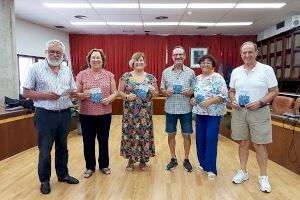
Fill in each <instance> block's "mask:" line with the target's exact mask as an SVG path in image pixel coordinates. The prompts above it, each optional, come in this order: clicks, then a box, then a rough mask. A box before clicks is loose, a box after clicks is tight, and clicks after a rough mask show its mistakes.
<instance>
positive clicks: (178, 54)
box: [173, 53, 184, 57]
mask: <svg viewBox="0 0 300 200" xmlns="http://www.w3.org/2000/svg"><path fill="white" fill-rule="evenodd" d="M183 55H184V54H183V53H177V54H173V56H174V57H177V56H183Z"/></svg>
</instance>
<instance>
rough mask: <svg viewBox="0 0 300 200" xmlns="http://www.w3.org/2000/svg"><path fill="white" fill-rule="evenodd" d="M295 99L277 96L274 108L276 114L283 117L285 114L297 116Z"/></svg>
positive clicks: (273, 103) (274, 100)
mask: <svg viewBox="0 0 300 200" xmlns="http://www.w3.org/2000/svg"><path fill="white" fill-rule="evenodd" d="M294 103H295V99H294V98H292V97H286V96H277V97H275V98H274V99H273V102H272V108H273V112H274V113H275V114H279V115H283V113H285V112H288V113H293V114H295V110H294V109H295V108H294Z"/></svg>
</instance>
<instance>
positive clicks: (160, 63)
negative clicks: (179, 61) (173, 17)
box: [70, 34, 256, 83]
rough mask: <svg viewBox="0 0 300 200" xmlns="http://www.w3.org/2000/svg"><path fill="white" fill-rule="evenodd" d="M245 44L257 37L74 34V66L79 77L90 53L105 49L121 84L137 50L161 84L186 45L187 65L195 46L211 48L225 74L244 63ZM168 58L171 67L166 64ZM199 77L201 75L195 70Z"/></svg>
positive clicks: (72, 47) (72, 52)
mask: <svg viewBox="0 0 300 200" xmlns="http://www.w3.org/2000/svg"><path fill="white" fill-rule="evenodd" d="M245 41H256V36H252V35H251V36H221V35H215V36H201V35H199V36H186V35H185V36H154V35H79V34H70V52H71V63H72V66H73V71H74V74H75V75H76V74H77V73H78V72H79V71H80V70H81V69H82V66H83V65H84V64H86V60H85V57H86V54H87V53H88V51H89V50H91V49H92V48H101V49H103V51H104V53H105V55H106V66H105V67H106V68H107V69H108V70H109V71H111V72H112V73H114V74H115V79H116V81H117V82H118V80H119V78H120V77H121V76H122V74H123V73H125V72H127V71H131V69H130V68H129V66H128V61H129V60H130V58H131V56H132V54H133V53H134V52H137V51H142V52H144V53H145V56H146V62H147V67H146V69H145V70H146V71H147V72H149V73H152V74H153V75H154V76H155V77H156V78H157V79H158V83H160V80H161V73H162V71H163V70H164V69H165V67H166V66H170V65H172V63H173V61H172V50H173V48H174V47H175V46H178V45H180V46H183V47H184V49H185V50H186V60H185V64H186V65H187V66H189V65H190V56H189V54H190V53H189V52H190V49H191V48H192V47H207V48H208V52H209V54H212V55H213V56H214V57H215V58H216V59H217V67H216V71H217V70H218V66H219V64H220V63H222V64H223V73H224V75H226V74H227V67H228V65H231V66H232V67H237V66H239V65H241V64H242V60H241V58H240V53H239V48H240V45H241V44H242V43H243V42H245ZM166 59H167V64H166ZM195 72H196V74H199V73H200V72H201V70H200V69H195Z"/></svg>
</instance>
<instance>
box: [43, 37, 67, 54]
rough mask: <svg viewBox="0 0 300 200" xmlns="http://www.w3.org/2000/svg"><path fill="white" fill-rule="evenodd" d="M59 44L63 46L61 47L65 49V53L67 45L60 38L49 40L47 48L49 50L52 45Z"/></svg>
mask: <svg viewBox="0 0 300 200" xmlns="http://www.w3.org/2000/svg"><path fill="white" fill-rule="evenodd" d="M54 45H55V46H57V45H59V46H61V48H62V50H63V54H64V53H65V45H64V44H63V43H62V42H61V41H59V40H56V39H54V40H49V41H48V42H46V50H48V48H49V47H50V46H54Z"/></svg>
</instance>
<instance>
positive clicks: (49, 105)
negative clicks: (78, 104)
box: [22, 60, 76, 110]
mask: <svg viewBox="0 0 300 200" xmlns="http://www.w3.org/2000/svg"><path fill="white" fill-rule="evenodd" d="M22 87H23V88H25V89H30V90H34V91H37V92H45V93H46V92H55V93H56V94H59V95H60V94H62V93H63V92H64V91H66V90H68V89H76V84H75V81H74V78H73V74H72V71H71V69H70V68H69V67H68V66H64V65H60V69H59V72H58V74H55V73H54V72H53V71H52V70H51V68H50V67H49V64H48V62H47V60H45V61H42V62H38V63H34V64H32V65H31V66H29V68H28V70H27V72H26V76H25V80H24V82H23V84H22ZM33 102H34V106H35V107H39V108H44V109H47V110H62V109H67V108H69V107H71V106H72V105H73V104H72V101H71V99H70V98H69V96H67V95H66V96H61V97H60V98H59V99H57V100H34V101H33Z"/></svg>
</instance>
